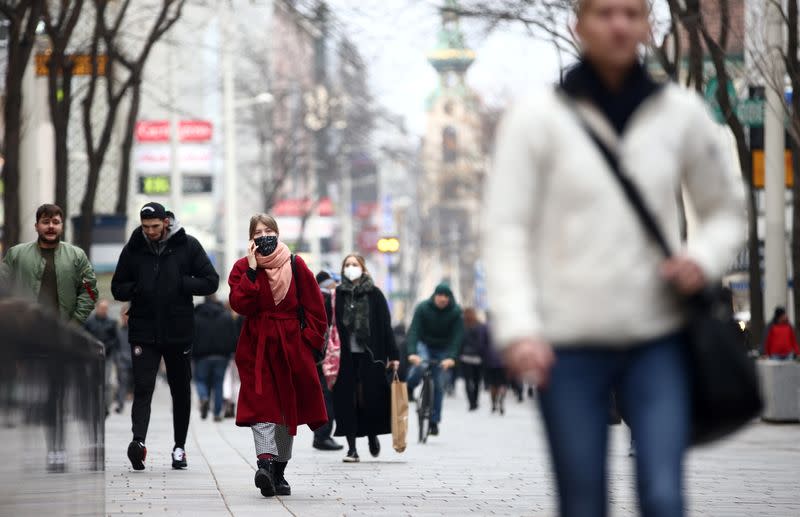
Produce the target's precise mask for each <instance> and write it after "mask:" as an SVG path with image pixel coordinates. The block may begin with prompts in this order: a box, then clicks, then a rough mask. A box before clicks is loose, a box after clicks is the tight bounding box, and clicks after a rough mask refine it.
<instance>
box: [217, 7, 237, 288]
mask: <svg viewBox="0 0 800 517" xmlns="http://www.w3.org/2000/svg"><path fill="white" fill-rule="evenodd" d="M219 19H220V23H221V31H220V32H221V42H222V44H221V45H220V49H221V56H220V62H221V64H222V117H223V122H222V124H223V130H224V157H225V168H224V177H225V207H224V210H225V216H224V220H225V245H224V250H225V252H224V262H222V264H223V267H224V269H223V273H224V274H227V272H228V271H230V270H231V269H233V264H234V263H235V262H236V260H237V259H238V258H239V250H238V249H237V246H236V242H237V241H238V239H239V237H240V236H239V235H238V234H237V224H236V217H237V211H236V206H237V204H236V112H235V109H236V108H235V106H234V102H235V101H234V95H235V92H234V70H233V59H232V51H233V45H232V36H233V27H232V23H233V20H232V18H231V13H230V7H229V6H227V5H226V2H222V1H220V2H219Z"/></svg>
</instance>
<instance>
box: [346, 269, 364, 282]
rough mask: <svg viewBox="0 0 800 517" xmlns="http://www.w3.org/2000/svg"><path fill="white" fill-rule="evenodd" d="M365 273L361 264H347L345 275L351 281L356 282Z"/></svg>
mask: <svg viewBox="0 0 800 517" xmlns="http://www.w3.org/2000/svg"><path fill="white" fill-rule="evenodd" d="M363 274H364V270H363V269H361V267H359V266H347V267H346V268H344V276H346V277H347V278H348V279H350V281H351V282H355V281H356V280H358V279H359V278H361V275H363Z"/></svg>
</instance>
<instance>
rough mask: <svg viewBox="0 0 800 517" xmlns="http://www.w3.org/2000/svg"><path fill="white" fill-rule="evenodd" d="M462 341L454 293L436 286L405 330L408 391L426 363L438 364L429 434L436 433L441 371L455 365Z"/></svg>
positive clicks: (441, 387)
mask: <svg viewBox="0 0 800 517" xmlns="http://www.w3.org/2000/svg"><path fill="white" fill-rule="evenodd" d="M463 338H464V318H463V316H462V312H461V307H459V306H458V304H456V301H455V298H454V297H453V291H451V290H450V287H449V286H448V285H447V284H440V285H439V286H437V287H436V290H435V291H434V293H433V296H431V297H430V299H428V300H426V301H424V302H422V303H420V304H419V305H417V308H416V310H415V311H414V318H413V319H412V320H411V328H409V330H408V339H407V346H408V362H409V363H410V364H411V365H412V368H411V370H410V371H409V374H408V389H409V392H413V390H414V389H415V388H416V387H417V385H419V383H420V380H421V379H422V373H423V368H422V367H421V366H420V365H421V364H422V363H423V362H425V361H428V360H431V359H433V360H436V361H439V366H437V367H435V369H434V376H433V381H434V390H433V391H434V395H433V414H432V415H431V428H430V434H431V435H433V436H436V435H438V434H439V422H440V421H441V417H442V400H443V399H444V378H443V377H444V375H443V371H444V370H447V369H450V368H452V367H453V366H455V364H456V363H455V358H456V356H457V354H458V350H459V347H460V346H461V341H462V339H463Z"/></svg>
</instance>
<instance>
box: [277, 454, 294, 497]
mask: <svg viewBox="0 0 800 517" xmlns="http://www.w3.org/2000/svg"><path fill="white" fill-rule="evenodd" d="M288 463H289V462H287V461H276V462H275V494H276V495H292V487H290V486H289V482H288V481H286V478H285V477H283V473H284V472H285V471H286V465H287V464H288Z"/></svg>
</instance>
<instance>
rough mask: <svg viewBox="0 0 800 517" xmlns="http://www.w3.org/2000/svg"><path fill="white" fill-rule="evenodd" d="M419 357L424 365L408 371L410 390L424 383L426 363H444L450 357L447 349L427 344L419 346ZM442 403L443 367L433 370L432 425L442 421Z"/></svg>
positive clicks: (413, 367)
mask: <svg viewBox="0 0 800 517" xmlns="http://www.w3.org/2000/svg"><path fill="white" fill-rule="evenodd" d="M417 355H418V356H420V358H422V364H420V365H418V366H412V367H411V369H410V370H409V371H408V379H407V380H406V381H407V382H408V388H409V389H410V390H414V389H416V387H417V386H418V385H419V383H420V382H421V381H422V374H423V372H424V363H425V362H426V361H429V360H430V359H433V360H436V361H444V360H445V359H447V358H448V357H449V355H448V354H447V349H444V348H441V349H439V348H429V347H428V345H426V344H425V343H422V342H420V343H418V344H417ZM442 401H444V372H443V370H442V367H441V366H436V367H435V368H434V369H433V412H432V413H431V423H433V424H438V423H439V422H441V420H442Z"/></svg>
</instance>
